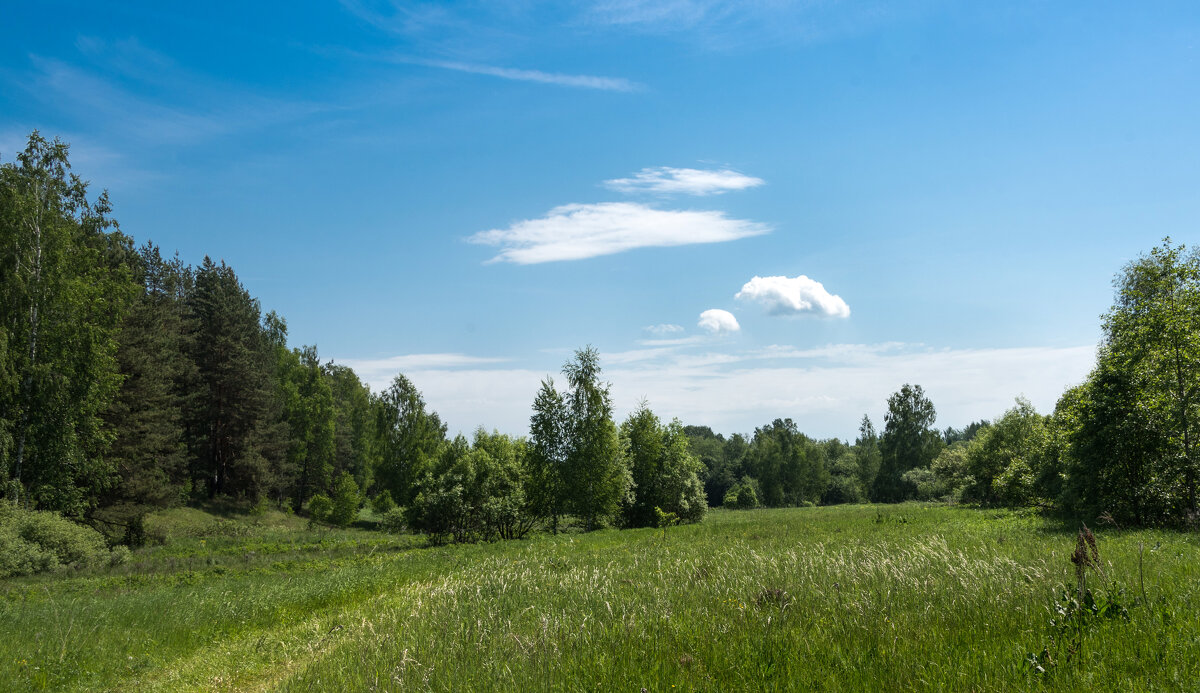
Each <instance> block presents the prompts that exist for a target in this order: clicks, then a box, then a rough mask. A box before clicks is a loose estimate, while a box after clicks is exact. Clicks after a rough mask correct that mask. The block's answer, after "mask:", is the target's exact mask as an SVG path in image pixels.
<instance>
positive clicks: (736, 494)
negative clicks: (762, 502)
mask: <svg viewBox="0 0 1200 693" xmlns="http://www.w3.org/2000/svg"><path fill="white" fill-rule="evenodd" d="M754 485H755V482H754V480H753V479H751V478H750V477H748V476H744V477H742V480H741V481H739V482H737V483H736V484H734V485H733V486H732V487H730V489H729V490H728V491H726V492H725V498H724V499H723V500H722V503H721V504H722V505H723V506H725V507H726V508H737V509H738V510H752V509H754V508H757V507H758V492H757V491H756V490H755V489H754Z"/></svg>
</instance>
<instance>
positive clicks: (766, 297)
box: [734, 274, 850, 318]
mask: <svg viewBox="0 0 1200 693" xmlns="http://www.w3.org/2000/svg"><path fill="white" fill-rule="evenodd" d="M734 298H738V299H742V300H746V301H757V302H759V303H761V304H763V305H765V306H766V307H767V312H769V313H770V314H771V315H801V314H804V313H815V314H817V315H823V316H825V317H830V318H848V317H850V306H848V305H846V302H845V301H843V300H842V297H841V296H837V295H835V294H831V293H829V292H828V291H826V290H825V286H824V285H823V284H821V282H819V281H816V280H815V279H809V278H808V277H806V276H804V275H803V274H801V275H800V276H798V277H754V278H753V279H751V280H750V281H748V282H746V283H745V285H743V286H742V290H741V291H739V292H738V293H737V295H736V296H735V297H734Z"/></svg>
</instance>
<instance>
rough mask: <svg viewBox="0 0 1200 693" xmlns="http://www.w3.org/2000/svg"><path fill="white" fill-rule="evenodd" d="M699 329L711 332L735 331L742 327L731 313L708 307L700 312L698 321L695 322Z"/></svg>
mask: <svg viewBox="0 0 1200 693" xmlns="http://www.w3.org/2000/svg"><path fill="white" fill-rule="evenodd" d="M696 324H697V325H698V326H700V328H701V329H703V330H707V331H708V332H710V333H712V334H722V333H725V332H737V331H738V330H740V329H742V326H741V325H739V324H738V321H737V318H735V317H733V313H730V312H729V311H727V310H721V309H720V308H710V309H708V310H706V311H704V312H703V313H701V314H700V322H698V323H696Z"/></svg>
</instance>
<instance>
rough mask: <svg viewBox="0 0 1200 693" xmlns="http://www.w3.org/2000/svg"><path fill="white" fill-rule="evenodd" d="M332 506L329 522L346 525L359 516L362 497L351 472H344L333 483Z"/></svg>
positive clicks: (340, 525) (341, 525) (339, 525)
mask: <svg viewBox="0 0 1200 693" xmlns="http://www.w3.org/2000/svg"><path fill="white" fill-rule="evenodd" d="M331 504H332V506H331V507H330V510H329V523H330V524H333V525H337V526H338V527H345V526H346V525H349V524H350V523H351V522H353V521H354V518H355V517H357V516H358V508H359V506H360V505H362V497H361V496H360V495H359V492H358V484H356V483H354V477H353V476H351V475H350V472H342V475H341V476H339V477H338V480H337V483H335V484H334V485H333V498H332V499H331Z"/></svg>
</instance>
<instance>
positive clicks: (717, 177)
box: [604, 166, 765, 195]
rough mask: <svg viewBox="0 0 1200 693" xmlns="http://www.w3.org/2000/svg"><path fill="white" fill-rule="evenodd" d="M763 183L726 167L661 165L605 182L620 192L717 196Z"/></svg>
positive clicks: (761, 180) (606, 185)
mask: <svg viewBox="0 0 1200 693" xmlns="http://www.w3.org/2000/svg"><path fill="white" fill-rule="evenodd" d="M764 182H765V181H763V179H761V178H755V177H753V176H747V175H746V174H744V173H738V172H737V171H731V170H729V169H720V170H704V169H696V168H670V167H668V166H660V167H657V168H644V169H642V170H641V171H638V172H637V173H635V174H633V176H632V177H630V178H614V179H612V180H606V181H604V185H605V187H608V188H611V189H613V190H616V191H618V192H623V193H656V194H663V195H670V194H684V195H720V194H722V193H726V192H730V191H731V190H745V189H747V188H753V187H756V186H759V185H762V184H763V183H764Z"/></svg>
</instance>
